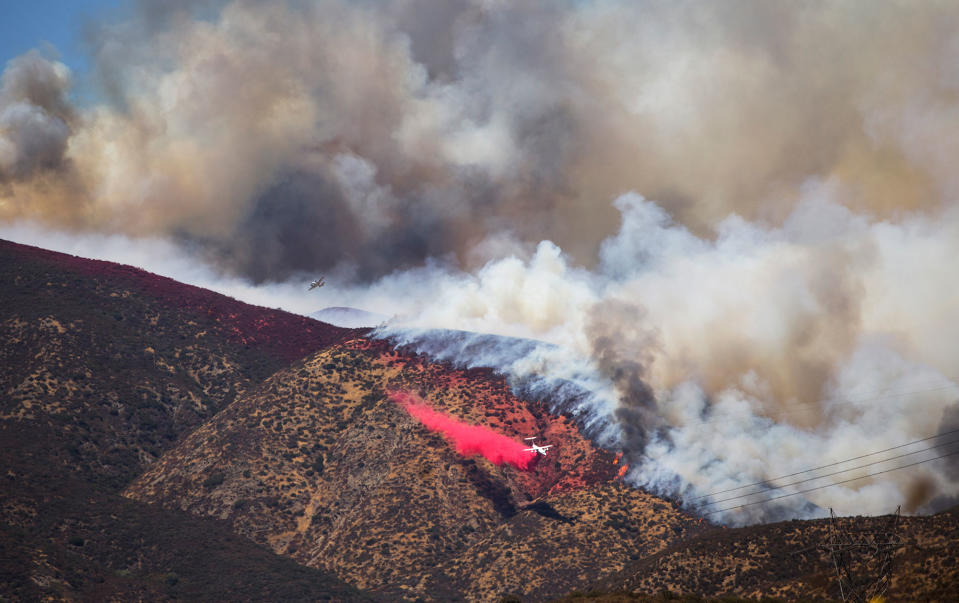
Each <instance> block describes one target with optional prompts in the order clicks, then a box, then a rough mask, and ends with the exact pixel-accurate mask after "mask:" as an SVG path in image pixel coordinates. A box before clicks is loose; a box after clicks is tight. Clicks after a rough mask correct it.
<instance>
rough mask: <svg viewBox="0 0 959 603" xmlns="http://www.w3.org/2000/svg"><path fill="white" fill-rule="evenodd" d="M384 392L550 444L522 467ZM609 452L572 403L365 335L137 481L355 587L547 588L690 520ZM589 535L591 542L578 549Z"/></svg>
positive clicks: (202, 432)
mask: <svg viewBox="0 0 959 603" xmlns="http://www.w3.org/2000/svg"><path fill="white" fill-rule="evenodd" d="M391 389H402V390H406V391H413V392H416V393H418V394H420V395H421V396H422V397H424V398H425V399H427V400H429V401H431V402H432V403H433V404H434V405H435V407H436V408H438V409H441V410H444V411H446V412H449V413H451V414H454V415H456V416H457V417H459V418H462V419H464V420H467V421H469V422H471V423H482V424H485V425H488V426H490V427H493V428H494V429H496V430H497V431H499V432H500V433H503V434H505V435H508V436H511V437H513V438H515V439H521V438H522V437H523V436H525V435H528V434H530V433H534V434H541V435H542V436H543V437H544V439H547V440H548V441H549V442H551V443H553V444H554V445H555V447H556V448H555V451H556V454H555V455H549V456H547V457H544V458H543V459H542V461H541V462H540V463H539V464H538V465H537V466H536V468H535V469H534V470H533V471H531V472H528V473H527V472H522V471H518V470H516V469H513V468H511V467H508V466H503V467H497V466H494V465H492V464H491V463H489V462H488V461H487V460H485V459H483V458H481V457H476V458H462V457H460V456H458V455H457V454H456V453H455V452H454V451H453V450H452V449H451V447H450V446H449V444H448V443H447V442H446V441H445V440H444V439H443V438H442V437H441V436H439V435H437V434H434V433H430V432H429V431H428V430H426V429H425V428H424V427H423V426H422V425H420V424H419V423H418V422H417V421H416V420H415V419H413V418H411V417H410V416H409V415H407V414H406V413H405V411H403V410H402V409H400V408H399V407H397V406H396V405H395V404H394V403H393V402H392V401H390V400H389V398H388V397H387V395H386V392H387V390H391ZM614 461H615V457H614V456H613V455H611V454H609V453H608V452H605V451H603V450H600V449H597V448H596V447H595V446H594V445H593V444H591V443H590V442H589V441H588V440H586V439H584V438H583V437H582V436H581V435H580V434H579V432H578V430H577V429H576V427H575V426H574V425H573V422H572V421H571V420H570V418H569V417H562V416H552V415H550V414H549V413H548V412H547V411H546V409H545V408H544V407H543V406H542V405H539V404H537V403H535V402H529V401H523V400H519V399H517V398H515V397H514V396H513V395H512V394H511V393H510V391H509V389H508V387H507V386H506V384H505V382H504V381H503V379H501V378H498V377H495V376H493V375H492V374H490V373H489V372H487V371H477V370H472V371H461V370H456V369H451V368H449V367H444V366H442V365H438V364H435V363H431V362H429V361H427V360H425V359H423V358H417V357H415V356H409V355H405V354H402V353H398V352H396V351H393V350H391V349H390V348H389V347H388V346H387V345H385V344H383V343H378V342H369V341H367V340H363V339H358V340H353V341H348V342H345V343H343V344H340V345H338V346H334V347H332V348H329V349H327V350H324V351H322V352H318V353H316V354H314V355H313V356H311V357H309V358H308V359H306V360H305V361H304V362H302V363H298V364H297V365H295V366H293V367H291V368H289V369H286V370H284V371H281V372H279V373H277V374H276V375H274V376H273V377H271V378H270V379H268V380H267V381H266V382H265V383H264V384H263V385H262V386H261V387H259V388H256V389H255V390H251V391H250V392H248V393H247V394H246V395H244V396H241V397H239V398H238V399H237V400H236V401H235V402H234V403H233V404H232V405H231V406H230V407H229V408H227V409H225V410H224V411H223V412H221V413H220V414H218V415H217V417H215V418H214V419H213V420H212V421H210V422H209V423H207V424H206V425H204V426H203V427H202V428H200V429H199V430H197V431H196V432H195V433H194V434H193V435H191V436H190V437H189V438H188V439H187V440H185V441H184V442H183V443H182V444H181V445H180V446H178V447H177V448H176V449H174V450H172V451H171V452H170V453H168V454H167V455H165V456H164V457H163V459H161V460H160V462H158V463H156V464H155V465H154V466H153V467H151V468H150V469H149V470H148V471H147V472H146V473H145V474H144V475H143V476H142V477H140V478H139V479H137V480H136V481H135V482H134V483H133V484H132V485H131V486H130V487H129V488H128V489H127V491H126V493H127V495H128V496H131V497H133V498H135V499H137V500H143V501H150V502H158V503H161V504H163V505H164V506H168V507H171V508H179V509H184V510H187V511H189V512H191V513H194V514H199V515H203V516H211V517H218V518H222V519H226V520H228V521H230V522H231V523H232V525H233V527H234V529H235V530H236V531H237V532H239V533H241V534H245V535H247V536H249V537H250V538H252V539H253V540H255V541H257V542H261V543H263V544H266V545H268V546H270V547H271V548H272V549H273V550H274V551H276V552H277V553H282V554H285V555H288V556H290V557H292V558H293V559H296V560H297V561H299V562H301V563H304V564H306V565H310V566H312V567H319V568H323V569H326V570H329V571H331V572H333V573H336V574H337V575H339V576H342V577H348V578H347V579H348V580H349V581H351V582H352V583H353V584H355V585H357V586H359V587H362V588H368V589H373V590H376V591H380V592H383V593H386V594H391V593H392V594H394V595H396V594H399V593H407V594H409V595H411V596H427V597H430V598H436V597H438V598H441V599H442V598H446V597H454V596H463V595H465V596H467V597H468V598H471V599H477V600H488V599H489V598H490V597H495V596H496V595H499V594H502V593H506V592H520V593H522V594H524V595H533V596H536V597H539V598H542V597H547V596H551V595H555V594H559V593H562V592H564V591H565V590H569V589H572V588H574V587H575V586H576V585H577V584H581V583H582V581H583V580H589V579H590V578H591V577H599V576H602V575H604V574H608V573H610V572H613V571H615V570H617V569H621V568H622V567H623V564H624V562H625V561H626V560H628V559H629V554H630V552H635V551H638V550H639V551H656V550H659V549H661V548H662V547H663V546H665V545H666V544H667V543H669V542H670V541H673V540H676V539H678V538H679V537H680V535H682V534H684V533H685V532H686V531H687V530H689V529H690V528H691V526H692V525H694V520H693V519H692V518H689V517H687V516H685V515H683V514H682V513H680V512H678V511H677V510H676V509H675V508H674V507H673V506H672V505H669V504H665V503H663V502H662V501H659V500H657V499H655V498H653V497H651V496H648V495H645V494H643V493H641V492H636V491H633V490H630V489H628V488H625V487H623V486H622V485H620V484H618V483H616V482H615V478H616V474H617V472H618V467H617V465H615V464H614ZM617 517H622V520H623V522H622V524H618V523H616V522H614V521H612V519H614V518H617ZM654 517H655V520H654ZM647 527H648V528H649V529H648V530H644V529H643V528H647ZM557 546H560V548H561V549H562V548H563V547H565V548H566V551H565V552H564V551H562V550H559V551H558V550H557ZM585 547H596V550H595V553H594V554H591V555H589V556H588V557H584V556H583V555H581V554H580V551H582V550H583V549H584V548H585ZM542 568H549V570H548V571H541V569H542Z"/></svg>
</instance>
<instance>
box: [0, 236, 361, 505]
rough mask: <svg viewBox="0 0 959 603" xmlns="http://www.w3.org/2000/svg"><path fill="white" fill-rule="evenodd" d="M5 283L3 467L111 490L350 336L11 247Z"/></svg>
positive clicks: (2, 252) (1, 324)
mask: <svg viewBox="0 0 959 603" xmlns="http://www.w3.org/2000/svg"><path fill="white" fill-rule="evenodd" d="M0 279H2V282H3V283H4V285H3V287H2V289H0V307H2V308H3V313H2V315H0V364H2V366H3V367H4V369H3V371H2V372H0V391H3V392H4V397H3V400H2V403H0V434H3V435H2V437H4V438H12V439H14V440H15V441H16V448H17V450H18V454H16V455H12V456H11V458H5V459H4V460H5V461H6V463H7V467H11V468H13V467H25V470H28V471H34V470H39V471H53V470H57V471H59V470H68V471H69V472H70V473H71V474H76V473H78V472H79V473H81V474H83V476H84V478H85V479H90V480H94V481H98V482H102V483H104V484H105V485H108V486H110V487H114V488H120V487H122V486H124V485H125V484H126V483H127V482H129V480H130V479H132V478H133V477H134V476H135V475H137V474H139V473H140V472H141V471H142V470H143V469H144V468H145V467H146V466H147V465H149V464H150V463H151V462H152V461H153V460H155V459H156V458H158V457H159V456H160V455H161V454H162V453H163V452H164V451H165V450H166V449H168V448H169V447H171V446H172V445H173V443H175V442H176V441H177V440H178V439H179V438H180V437H181V436H182V435H184V434H186V433H189V432H190V431H192V430H193V429H194V428H196V427H197V426H198V425H200V424H201V423H202V422H203V421H205V420H206V419H208V418H210V417H212V416H213V415H214V414H216V412H217V411H218V410H219V409H221V408H223V407H224V406H226V405H227V404H229V403H230V401H232V400H233V398H234V397H235V396H236V395H237V393H240V392H243V391H244V390H246V389H247V388H248V387H250V385H251V384H253V383H257V382H259V381H261V380H263V379H264V378H266V377H267V376H269V375H271V374H272V373H274V372H275V371H276V370H278V369H280V368H281V367H283V366H286V365H288V364H289V362H291V361H292V360H294V359H296V358H300V357H302V356H304V355H306V354H307V353H309V352H312V351H314V350H317V349H321V348H323V347H325V346H327V345H329V344H331V343H334V342H336V341H340V340H342V339H344V338H347V337H351V336H353V334H354V333H355V332H354V331H350V330H347V329H340V328H337V327H332V326H330V325H325V324H323V323H319V322H316V321H313V320H310V319H308V318H304V317H302V316H297V315H294V314H289V313H287V312H282V311H280V310H270V309H266V308H257V307H254V306H249V305H247V304H243V303H241V302H238V301H236V300H234V299H231V298H228V297H226V296H223V295H219V294H217V293H213V292H211V291H206V290H203V289H200V288H197V287H191V286H189V285H183V284H181V283H177V282H176V281H173V280H171V279H168V278H164V277H160V276H157V275H154V274H150V273H147V272H145V271H143V270H139V269H136V268H132V267H129V266H120V265H117V264H113V263H110V262H100V261H96V260H85V259H82V258H76V257H73V256H69V255H65V254H59V253H54V252H49V251H44V250H41V249H37V248H35V247H29V246H25V245H18V244H15V243H9V242H6V241H0ZM6 426H16V429H14V430H12V431H9V432H7V430H6V429H4V428H5V427H6ZM8 450H9V447H5V448H4V451H5V452H6V451H8ZM0 454H4V453H0ZM51 461H52V462H53V466H50V465H49V463H50V462H51Z"/></svg>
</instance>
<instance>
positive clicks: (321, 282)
mask: <svg viewBox="0 0 959 603" xmlns="http://www.w3.org/2000/svg"><path fill="white" fill-rule="evenodd" d="M325 284H326V282H325V279H324V278H323V277H322V276H321V277H320V278H318V279H316V280H315V281H313V282H312V283H310V288H309V289H307V291H312V290H314V289H316V288H317V287H322V286H323V285H325Z"/></svg>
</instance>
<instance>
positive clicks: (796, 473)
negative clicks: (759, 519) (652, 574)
mask: <svg viewBox="0 0 959 603" xmlns="http://www.w3.org/2000/svg"><path fill="white" fill-rule="evenodd" d="M954 433H959V429H953V430H951V431H944V432H943V433H939V434H936V435H934V436H929V437H928V438H922V439H919V440H913V441H912V442H906V443H905V444H899V445H898V446H893V447H891V448H884V449H882V450H877V451H875V452H870V453H869V454H860V455H859V456H854V457H851V458H848V459H843V460H841V461H836V462H834V463H829V464H826V465H820V466H818V467H813V468H812V469H804V470H803V471H797V472H795V473H789V474H787V475H780V476H779V477H772V478H769V479H765V480H762V481H759V482H753V483H751V484H746V485H745V486H737V487H735V488H729V489H727V490H717V491H716V492H710V493H709V494H703V495H702V496H697V497H696V498H692V499H690V500H691V501H692V500H699V499H701V498H708V497H710V496H715V495H717V494H725V493H727V492H735V491H736V490H742V489H743V488H749V487H751V486H759V485H762V484H766V483H769V482H773V481H776V480H779V479H786V478H787V477H794V476H796V475H802V474H803V473H809V472H810V471H817V470H819V469H825V468H827V467H835V466H836V465H841V464H843V463H848V462H849V461H856V460H859V459H864V458H866V457H870V456H875V455H877V454H882V453H883V452H889V451H890V450H897V449H899V448H905V447H906V446H912V445H913V444H918V443H920V442H926V441H928V440H934V439H936V438H941V437H943V436H947V435H952V434H954ZM926 450H929V449H926ZM894 458H898V457H894ZM887 460H891V459H887ZM876 462H877V463H881V462H882V461H876ZM870 464H872V463H870ZM850 471H851V469H850ZM839 473H842V472H841V471H840V472H839ZM830 475H832V474H830ZM822 477H826V476H822ZM757 494H758V493H757Z"/></svg>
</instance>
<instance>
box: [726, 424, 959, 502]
mask: <svg viewBox="0 0 959 603" xmlns="http://www.w3.org/2000/svg"><path fill="white" fill-rule="evenodd" d="M952 444H959V440H953V441H951V442H946V443H945V444H937V446H951V445H952ZM931 450H935V447H932V448H923V449H922V450H914V451H912V452H906V453H904V454H899V455H896V456H891V457H889V458H887V459H882V460H879V461H873V462H871V463H866V464H864V465H857V466H856V467H850V468H849V469H841V470H839V471H833V472H832V473H826V474H825V475H819V476H817V477H809V478H806V479H801V480H798V481H795V482H791V483H788V484H783V485H781V486H776V487H774V488H767V489H765V490H760V491H758V492H749V493H746V494H740V495H738V496H730V497H729V498H723V499H720V500H714V501H712V502H710V503H707V504H709V505H717V504H719V503H723V502H729V501H731V500H738V499H740V498H746V497H748V496H754V495H756V494H764V493H766V492H775V491H776V490H782V489H783V488H788V487H789V486H797V485H799V484H804V483H806V482H812V481H816V480H817V479H823V478H826V477H830V476H833V475H839V474H840V473H848V472H849V471H855V470H856V469H865V468H866V467H869V466H871V465H878V464H880V463H887V462H889V461H894V460H896V459H901V458H903V457H906V456H912V455H914V454H919V453H920V452H929V451H931Z"/></svg>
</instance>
